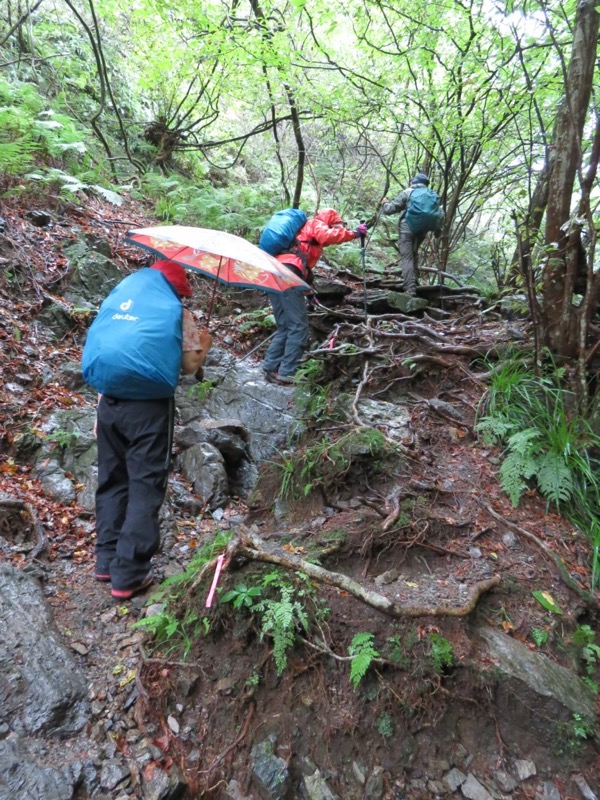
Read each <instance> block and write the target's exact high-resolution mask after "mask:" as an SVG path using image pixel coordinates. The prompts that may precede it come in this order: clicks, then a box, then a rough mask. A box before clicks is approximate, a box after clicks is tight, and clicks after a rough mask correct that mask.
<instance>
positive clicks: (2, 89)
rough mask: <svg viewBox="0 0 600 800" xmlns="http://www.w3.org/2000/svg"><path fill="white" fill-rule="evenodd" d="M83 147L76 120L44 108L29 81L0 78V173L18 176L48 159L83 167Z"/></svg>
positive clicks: (73, 166) (37, 93)
mask: <svg viewBox="0 0 600 800" xmlns="http://www.w3.org/2000/svg"><path fill="white" fill-rule="evenodd" d="M86 153H87V146H86V144H85V142H84V133H83V131H82V130H81V129H80V127H79V125H78V123H77V122H76V121H75V120H74V119H73V118H72V117H69V116H68V115H67V114H61V113H58V112H56V111H54V110H52V109H49V108H47V105H46V100H45V99H44V98H43V97H42V96H41V94H40V93H39V92H38V91H37V89H36V88H35V87H34V86H33V85H32V84H31V83H19V82H18V81H17V82H12V83H10V84H9V83H8V82H7V81H3V80H0V175H2V174H3V175H5V176H15V177H22V176H25V175H26V173H28V172H29V170H31V169H32V168H33V167H35V166H40V165H43V163H44V161H48V160H50V159H51V160H52V163H53V165H54V166H58V165H60V166H62V167H69V168H78V169H84V168H85V167H86V166H87V161H86V159H85V158H84V156H85V154H86Z"/></svg>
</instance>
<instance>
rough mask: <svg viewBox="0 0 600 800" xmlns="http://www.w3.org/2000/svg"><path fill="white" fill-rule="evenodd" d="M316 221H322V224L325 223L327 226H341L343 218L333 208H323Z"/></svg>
mask: <svg viewBox="0 0 600 800" xmlns="http://www.w3.org/2000/svg"><path fill="white" fill-rule="evenodd" d="M315 219H320V220H321V222H324V223H325V225H329V227H331V226H332V225H339V224H340V223H342V225H343V222H342V218H341V217H340V215H339V214H338V212H337V211H336V210H335V209H333V208H323V209H321V211H319V213H318V214H317V215H316V217H315Z"/></svg>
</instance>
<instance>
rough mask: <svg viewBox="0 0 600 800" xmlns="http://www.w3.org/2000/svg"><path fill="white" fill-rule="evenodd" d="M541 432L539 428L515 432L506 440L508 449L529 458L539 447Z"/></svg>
mask: <svg viewBox="0 0 600 800" xmlns="http://www.w3.org/2000/svg"><path fill="white" fill-rule="evenodd" d="M541 437H542V432H541V431H540V430H539V428H525V429H524V430H522V431H517V432H516V433H513V435H512V436H511V437H510V438H509V440H508V449H509V450H510V451H511V452H513V453H520V454H521V455H523V456H531V455H532V454H533V453H535V452H536V451H537V449H538V447H539V440H540V439H541Z"/></svg>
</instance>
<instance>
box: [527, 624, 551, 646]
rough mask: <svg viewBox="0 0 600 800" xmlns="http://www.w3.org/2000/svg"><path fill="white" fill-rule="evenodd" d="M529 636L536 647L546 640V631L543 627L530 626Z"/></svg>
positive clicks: (543, 643)
mask: <svg viewBox="0 0 600 800" xmlns="http://www.w3.org/2000/svg"><path fill="white" fill-rule="evenodd" d="M531 638H532V639H533V641H534V642H535V645H536V647H542V646H543V645H545V644H546V643H547V642H548V631H545V630H544V629H543V628H532V630H531Z"/></svg>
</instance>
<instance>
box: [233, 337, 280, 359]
mask: <svg viewBox="0 0 600 800" xmlns="http://www.w3.org/2000/svg"><path fill="white" fill-rule="evenodd" d="M276 333H277V331H273V333H272V334H271V335H270V336H267V338H266V339H263V341H262V342H259V344H257V345H256V347H253V348H252V350H249V351H248V352H247V353H246V355H245V356H242V358H240V360H239V361H238V364H240V363H241V362H242V361H244V360H245V359H246V358H248V356H251V355H252V353H255V352H256V351H257V350H258V349H259V348H261V347H262V346H263V345H264V344H266V343H267V342H270V341H271V339H272V338H273V337H274V336H275V334H276Z"/></svg>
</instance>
